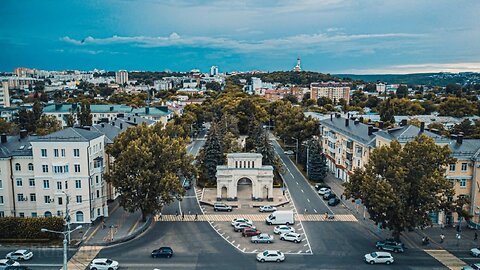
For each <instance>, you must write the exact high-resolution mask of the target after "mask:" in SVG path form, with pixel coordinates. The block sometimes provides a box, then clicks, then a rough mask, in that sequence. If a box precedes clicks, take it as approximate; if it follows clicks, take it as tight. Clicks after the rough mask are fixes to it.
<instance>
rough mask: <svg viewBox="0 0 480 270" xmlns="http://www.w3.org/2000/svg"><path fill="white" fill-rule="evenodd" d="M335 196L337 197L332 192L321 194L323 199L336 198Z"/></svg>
mask: <svg viewBox="0 0 480 270" xmlns="http://www.w3.org/2000/svg"><path fill="white" fill-rule="evenodd" d="M336 197H337V195H335V193H333V192H330V193H325V194H324V195H323V199H324V200H325V201H329V200H330V199H332V198H336Z"/></svg>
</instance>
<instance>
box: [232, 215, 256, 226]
mask: <svg viewBox="0 0 480 270" xmlns="http://www.w3.org/2000/svg"><path fill="white" fill-rule="evenodd" d="M238 223H247V224H249V225H253V222H252V221H251V220H250V219H247V218H243V217H241V218H236V219H234V220H232V223H231V224H232V226H235V225H237V224H238Z"/></svg>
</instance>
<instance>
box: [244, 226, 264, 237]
mask: <svg viewBox="0 0 480 270" xmlns="http://www.w3.org/2000/svg"><path fill="white" fill-rule="evenodd" d="M261 233H262V232H260V231H259V230H256V229H250V228H245V229H243V231H242V236H243V237H247V236H255V235H259V234H261Z"/></svg>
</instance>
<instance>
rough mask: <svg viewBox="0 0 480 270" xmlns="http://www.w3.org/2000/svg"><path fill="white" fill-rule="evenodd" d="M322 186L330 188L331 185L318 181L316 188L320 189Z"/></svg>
mask: <svg viewBox="0 0 480 270" xmlns="http://www.w3.org/2000/svg"><path fill="white" fill-rule="evenodd" d="M321 188H330V186H328V185H326V184H324V183H316V184H315V190H317V191H318V190H320V189H321Z"/></svg>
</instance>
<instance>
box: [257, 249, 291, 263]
mask: <svg viewBox="0 0 480 270" xmlns="http://www.w3.org/2000/svg"><path fill="white" fill-rule="evenodd" d="M284 260H285V254H283V253H282V252H280V251H278V250H265V251H264V252H260V253H258V254H257V261H259V262H283V261H284Z"/></svg>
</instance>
